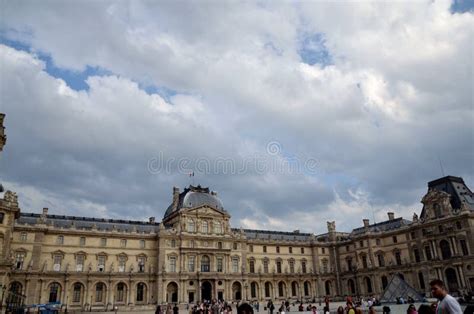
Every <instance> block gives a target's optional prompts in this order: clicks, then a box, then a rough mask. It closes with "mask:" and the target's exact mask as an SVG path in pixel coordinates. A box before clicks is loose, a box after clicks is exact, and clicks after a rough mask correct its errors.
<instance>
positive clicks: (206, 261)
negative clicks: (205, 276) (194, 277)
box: [201, 255, 211, 272]
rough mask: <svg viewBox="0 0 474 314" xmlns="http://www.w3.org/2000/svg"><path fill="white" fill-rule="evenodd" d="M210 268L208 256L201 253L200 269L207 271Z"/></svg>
mask: <svg viewBox="0 0 474 314" xmlns="http://www.w3.org/2000/svg"><path fill="white" fill-rule="evenodd" d="M210 269H211V261H210V260H209V256H207V255H203V256H202V258H201V271H202V272H209V271H210Z"/></svg>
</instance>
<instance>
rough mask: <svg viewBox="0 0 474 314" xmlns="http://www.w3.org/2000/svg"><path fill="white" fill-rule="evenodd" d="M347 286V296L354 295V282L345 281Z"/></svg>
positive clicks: (350, 280)
mask: <svg viewBox="0 0 474 314" xmlns="http://www.w3.org/2000/svg"><path fill="white" fill-rule="evenodd" d="M347 286H348V287H349V294H352V295H354V294H355V293H356V289H355V284H354V280H352V279H349V280H348V281H347Z"/></svg>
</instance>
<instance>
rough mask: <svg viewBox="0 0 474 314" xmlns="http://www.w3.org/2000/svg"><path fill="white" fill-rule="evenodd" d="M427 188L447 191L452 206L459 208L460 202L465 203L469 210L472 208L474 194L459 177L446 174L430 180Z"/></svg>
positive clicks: (473, 208) (473, 207)
mask: <svg viewBox="0 0 474 314" xmlns="http://www.w3.org/2000/svg"><path fill="white" fill-rule="evenodd" d="M428 188H429V189H436V190H438V191H444V192H446V193H449V194H450V195H451V206H452V207H453V208H461V203H465V204H466V205H467V206H468V207H469V208H470V210H474V194H473V193H472V191H471V190H469V188H468V187H467V185H466V184H465V183H464V180H463V179H462V178H460V177H454V176H446V177H443V178H440V179H437V180H433V181H430V182H428Z"/></svg>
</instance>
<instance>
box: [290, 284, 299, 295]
mask: <svg viewBox="0 0 474 314" xmlns="http://www.w3.org/2000/svg"><path fill="white" fill-rule="evenodd" d="M298 290H299V289H298V283H297V282H296V281H293V282H292V283H291V296H292V297H297V296H298V294H299V293H298Z"/></svg>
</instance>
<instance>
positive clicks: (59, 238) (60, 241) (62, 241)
mask: <svg viewBox="0 0 474 314" xmlns="http://www.w3.org/2000/svg"><path fill="white" fill-rule="evenodd" d="M56 244H58V245H63V244H64V236H62V235H60V236H58V237H57V238H56Z"/></svg>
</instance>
